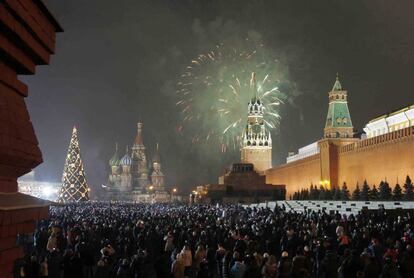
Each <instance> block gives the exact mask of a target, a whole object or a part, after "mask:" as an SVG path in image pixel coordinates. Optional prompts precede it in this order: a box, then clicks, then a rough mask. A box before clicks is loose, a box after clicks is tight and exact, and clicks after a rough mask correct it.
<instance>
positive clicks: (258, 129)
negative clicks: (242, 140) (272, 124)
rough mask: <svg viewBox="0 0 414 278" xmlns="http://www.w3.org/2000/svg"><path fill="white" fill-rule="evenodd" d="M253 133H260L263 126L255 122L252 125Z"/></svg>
mask: <svg viewBox="0 0 414 278" xmlns="http://www.w3.org/2000/svg"><path fill="white" fill-rule="evenodd" d="M252 130H253V133H259V132H260V131H261V130H262V127H261V126H260V125H259V124H257V123H256V124H254V125H253V126H252Z"/></svg>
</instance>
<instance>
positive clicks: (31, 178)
mask: <svg viewBox="0 0 414 278" xmlns="http://www.w3.org/2000/svg"><path fill="white" fill-rule="evenodd" d="M17 184H18V190H19V192H20V193H23V194H27V195H31V196H34V197H37V198H41V199H45V200H49V201H56V200H57V197H58V191H59V188H60V186H61V185H62V183H61V182H47V181H36V179H35V172H34V171H31V172H29V173H27V174H26V175H24V176H22V177H20V178H18V179H17Z"/></svg>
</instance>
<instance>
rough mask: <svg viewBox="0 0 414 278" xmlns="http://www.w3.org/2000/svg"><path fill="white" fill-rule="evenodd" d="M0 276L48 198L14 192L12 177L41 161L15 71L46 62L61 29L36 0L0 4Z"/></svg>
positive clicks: (43, 212) (42, 213)
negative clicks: (41, 199) (20, 235)
mask: <svg viewBox="0 0 414 278" xmlns="http://www.w3.org/2000/svg"><path fill="white" fill-rule="evenodd" d="M0 27H1V28H0V277H6V278H7V277H11V270H12V264H13V262H14V260H15V259H16V258H18V257H20V256H21V254H22V250H21V249H20V248H19V247H17V246H16V235H17V234H18V233H29V232H33V229H34V227H35V223H36V220H37V219H40V218H44V217H47V215H48V203H45V202H43V201H40V200H37V199H36V198H32V197H28V196H25V195H23V194H20V193H17V178H18V177H19V176H21V175H23V174H25V173H28V172H29V171H30V170H32V169H33V168H34V167H36V166H37V165H38V164H40V163H41V162H42V154H41V152H40V149H39V146H38V142H37V139H36V135H35V133H34V130H33V126H32V123H31V121H30V116H29V113H28V111H27V108H26V104H25V101H24V98H25V97H26V96H27V94H28V89H27V86H26V85H25V84H24V83H22V82H21V81H19V80H18V78H17V75H19V74H34V73H35V67H36V65H44V64H48V63H49V59H50V55H51V54H53V52H54V48H55V37H56V36H55V33H56V32H59V31H62V30H61V28H60V26H59V25H58V23H57V22H56V20H55V19H54V18H53V17H52V15H51V14H50V13H49V12H48V10H47V8H46V7H45V6H44V5H43V3H42V2H41V1H39V0H4V1H1V4H0Z"/></svg>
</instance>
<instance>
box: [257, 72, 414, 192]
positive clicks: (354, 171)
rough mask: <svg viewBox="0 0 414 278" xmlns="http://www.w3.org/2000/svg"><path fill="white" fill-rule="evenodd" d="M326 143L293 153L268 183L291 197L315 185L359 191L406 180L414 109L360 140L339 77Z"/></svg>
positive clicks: (384, 120)
mask: <svg viewBox="0 0 414 278" xmlns="http://www.w3.org/2000/svg"><path fill="white" fill-rule="evenodd" d="M328 95H329V108H328V114H327V118H326V124H325V128H324V136H323V138H322V139H321V140H319V141H317V142H314V143H312V144H309V145H308V146H305V147H303V148H300V149H299V151H298V153H296V154H294V153H289V156H288V157H287V159H286V164H282V165H279V166H276V167H273V168H271V169H268V170H267V171H266V172H265V174H266V181H267V182H268V183H273V184H285V185H286V190H287V196H290V195H292V194H293V192H295V191H298V190H300V189H302V188H309V186H310V185H311V184H313V185H321V186H324V187H340V186H341V185H342V184H343V183H344V182H346V184H347V186H348V188H349V189H350V190H353V189H354V188H355V186H356V184H357V183H359V184H360V185H361V184H363V182H364V180H367V181H368V182H369V183H371V184H378V183H379V182H380V181H381V180H388V181H389V182H390V183H394V184H395V183H397V182H398V181H400V182H401V181H403V180H404V179H405V177H406V176H407V175H414V157H413V156H412V153H413V152H414V126H413V124H414V121H413V120H414V106H408V107H405V108H402V109H399V110H397V111H395V112H392V113H389V114H385V115H382V116H380V117H377V118H375V119H373V120H371V121H369V122H368V123H367V124H366V125H365V128H364V131H365V133H366V134H364V135H363V136H362V137H361V138H354V133H353V126H352V121H351V117H350V113H349V110H348V95H347V91H345V90H344V89H343V88H342V85H341V83H340V81H339V78H338V77H337V79H336V81H335V84H334V86H333V88H332V90H331V91H330V92H329V93H328Z"/></svg>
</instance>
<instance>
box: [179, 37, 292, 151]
mask: <svg viewBox="0 0 414 278" xmlns="http://www.w3.org/2000/svg"><path fill="white" fill-rule="evenodd" d="M252 72H255V73H256V76H257V77H258V83H257V92H255V90H253V89H252V86H251V84H250V83H251V80H250V79H251V78H250V77H251V74H252ZM281 77H282V75H281V72H280V69H279V68H278V62H277V60H275V59H271V58H270V57H269V55H266V53H265V52H264V47H263V45H256V46H255V47H254V48H253V49H251V50H249V49H244V50H240V49H236V48H229V47H225V46H224V45H223V44H220V45H217V46H216V47H215V48H214V49H213V50H210V51H208V52H206V53H203V54H200V55H198V56H197V57H195V58H194V59H193V60H191V62H190V63H189V64H188V65H187V67H186V71H185V72H184V73H183V74H181V76H180V79H179V81H178V83H177V96H178V100H177V103H176V105H177V106H178V107H179V108H180V111H181V116H182V122H181V125H180V126H179V128H178V129H179V131H181V132H185V133H186V134H188V135H189V136H190V137H191V140H192V143H203V142H204V143H208V144H209V145H212V144H217V145H219V146H220V148H221V151H223V152H224V151H226V150H227V149H229V148H238V147H239V146H240V139H241V134H242V131H243V129H244V127H245V123H246V119H247V104H248V102H249V101H250V99H251V98H252V97H254V96H255V95H257V97H258V98H259V99H260V100H261V101H262V103H263V104H264V106H265V115H264V120H265V123H266V125H267V126H268V128H270V129H276V128H277V126H278V123H279V120H280V115H279V105H280V104H281V103H283V99H284V94H283V93H282V92H281V91H280V90H279V83H280V78H281Z"/></svg>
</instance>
